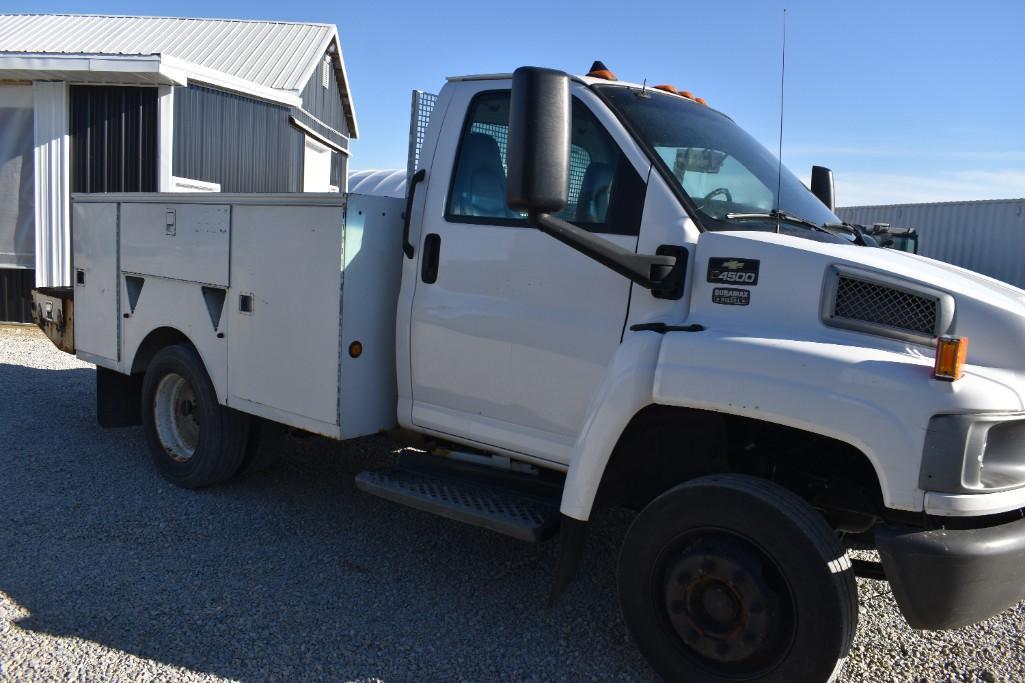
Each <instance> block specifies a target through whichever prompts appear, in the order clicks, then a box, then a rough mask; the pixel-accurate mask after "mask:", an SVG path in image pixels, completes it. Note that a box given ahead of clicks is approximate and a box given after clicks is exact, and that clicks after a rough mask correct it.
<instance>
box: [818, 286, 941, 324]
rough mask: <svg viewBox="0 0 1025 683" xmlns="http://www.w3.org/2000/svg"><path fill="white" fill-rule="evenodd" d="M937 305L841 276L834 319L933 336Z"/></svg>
mask: <svg viewBox="0 0 1025 683" xmlns="http://www.w3.org/2000/svg"><path fill="white" fill-rule="evenodd" d="M937 315H939V311H938V302H937V301H936V300H935V299H933V298H931V297H928V296H922V295H920V294H912V293H910V292H905V291H902V290H899V289H894V288H892V287H887V286H885V285H878V284H875V283H872V282H865V281H864V280H858V279H855V278H851V277H844V276H842V275H841V276H840V277H839V278H837V283H836V298H835V299H834V300H833V317H834V318H846V319H848V320H859V321H862V322H866V323H872V324H874V325H885V326H887V327H894V328H897V329H900V330H907V331H909V332H914V333H916V334H921V335H926V336H929V337H931V336H933V335H934V334H935V333H936V318H937Z"/></svg>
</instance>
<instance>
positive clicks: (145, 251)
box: [121, 195, 231, 287]
mask: <svg viewBox="0 0 1025 683" xmlns="http://www.w3.org/2000/svg"><path fill="white" fill-rule="evenodd" d="M172 196H174V195H172ZM230 242H231V209H230V207H229V206H228V205H227V204H219V205H218V204H214V205H208V204H182V203H170V202H168V203H164V204H148V203H147V204H142V203H134V202H125V203H123V204H122V205H121V269H122V270H123V271H125V272H126V273H138V274H140V275H158V276H161V277H168V278H173V279H175V280H187V281H189V282H202V283H204V284H208V285H214V286H217V287H227V286H228V284H229V282H228V245H229V244H230Z"/></svg>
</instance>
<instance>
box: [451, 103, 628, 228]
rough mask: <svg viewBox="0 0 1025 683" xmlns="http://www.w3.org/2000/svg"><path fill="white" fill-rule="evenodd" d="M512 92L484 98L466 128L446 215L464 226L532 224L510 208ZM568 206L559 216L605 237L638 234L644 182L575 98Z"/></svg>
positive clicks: (471, 110) (471, 112)
mask: <svg viewBox="0 0 1025 683" xmlns="http://www.w3.org/2000/svg"><path fill="white" fill-rule="evenodd" d="M509 102H510V93H509V91H508V90H502V91H492V92H484V93H480V94H479V95H477V96H476V97H474V99H473V101H472V102H471V103H470V107H469V113H468V115H467V118H466V122H465V124H464V125H463V135H462V138H461V140H460V143H459V151H458V156H457V159H456V165H455V171H454V173H453V175H452V186H451V190H450V192H449V198H448V206H447V210H446V212H445V217H446V218H447V219H448V220H449V221H453V222H461V223H483V224H497V225H522V226H525V225H526V224H527V223H526V215H525V214H523V213H518V212H515V211H512V210H511V209H510V208H509V207H508V205H507V204H506V203H505V182H506V173H507V171H508V168H507V166H506V158H505V154H506V143H507V140H508V135H509ZM572 128H573V131H572V138H571V141H570V158H569V167H570V172H569V201H568V202H567V204H566V208H565V209H563V210H562V211H561V212H560V213H559V214H558V216H559V218H562V219H563V220H567V221H570V222H572V223H575V224H576V225H578V226H580V227H582V228H585V229H587V230H590V231H592V232H599V233H614V234H620V235H636V234H637V233H638V231H639V230H640V223H641V211H642V210H643V206H644V192H645V184H644V180H643V179H642V178H641V177H640V175H638V173H637V172H636V171H635V170H634V168H633V166H632V165H631V164H630V162H629V161H627V159H626V158H625V156H624V155H623V153H622V152H621V151H620V149H619V147H618V145H616V143H615V142H614V141H613V140H612V138H611V137H610V136H609V134H608V132H607V131H606V130H605V128H604V127H603V126H602V125H601V123H599V122H598V119H596V118H595V116H594V114H592V113H591V111H590V110H589V109H588V108H587V107H586V106H585V105H584V104H583V103H582V102H581V101H579V100H578V99H577V98H573V119H572Z"/></svg>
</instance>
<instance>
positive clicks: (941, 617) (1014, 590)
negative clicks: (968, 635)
mask: <svg viewBox="0 0 1025 683" xmlns="http://www.w3.org/2000/svg"><path fill="white" fill-rule="evenodd" d="M876 546H877V547H878V549H879V556H880V559H881V560H882V563H883V570H884V571H885V572H886V578H887V579H888V580H889V582H890V585H891V587H892V588H893V595H894V597H895V598H896V599H897V605H898V606H899V607H900V611H901V612H902V613H903V614H904V618H905V619H907V622H908V624H909V625H910V626H911V627H912V628H919V629H949V628H958V627H960V626H966V625H968V624H974V623H976V622H978V621H982V620H983V619H986V618H988V617H991V616H993V615H994V614H997V613H999V612H1002V611H1004V610H1005V609H1007V608H1008V607H1011V606H1013V605H1015V604H1017V603H1018V602H1020V601H1022V600H1025V518H1023V519H1018V520H1015V521H1012V522H1007V523H1004V524H999V525H997V526H992V527H986V528H982V529H963V530H944V529H935V530H931V531H922V530H919V529H911V528H907V527H891V526H887V527H880V528H879V529H877V530H876Z"/></svg>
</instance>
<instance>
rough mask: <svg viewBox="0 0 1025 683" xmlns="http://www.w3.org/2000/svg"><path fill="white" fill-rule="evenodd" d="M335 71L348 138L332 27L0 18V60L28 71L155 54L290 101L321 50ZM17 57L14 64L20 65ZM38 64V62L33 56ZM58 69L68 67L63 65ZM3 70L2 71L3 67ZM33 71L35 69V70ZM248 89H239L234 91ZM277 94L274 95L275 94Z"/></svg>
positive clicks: (210, 78) (196, 73)
mask: <svg viewBox="0 0 1025 683" xmlns="http://www.w3.org/2000/svg"><path fill="white" fill-rule="evenodd" d="M329 50H330V52H331V53H332V59H333V60H334V62H335V69H336V71H337V72H338V75H339V78H340V81H341V84H342V91H343V92H342V95H343V98H344V100H345V107H346V113H347V116H348V117H349V119H350V121H349V123H350V128H351V133H352V137H356V121H355V113H354V112H353V107H352V104H351V99H350V98H349V95H348V88H349V84H348V78H347V76H346V73H345V62H344V61H343V59H342V53H341V47H340V45H339V42H338V31H337V29H336V28H335V27H334V25H332V24H308V23H295V22H284V21H252V20H240V19H191V18H181V17H131V16H106V15H83V14H3V15H0V55H2V56H4V57H6V58H8V59H7V60H6V62H7V66H10V65H12V64H13V65H14V67H13V68H18V67H20V68H24V69H26V70H27V69H29V68H30V67H31V66H32V65H31V64H29V62H30V61H33V60H30V59H28V58H30V57H35V58H45V57H50V58H51V59H50V60H49V62H50V63H54V59H53V57H54V56H66V58H69V59H75V58H83V57H96V56H107V57H110V56H119V57H125V58H129V57H138V56H142V55H160V56H161V57H162V58H167V61H168V64H169V66H170V67H171V68H172V69H177V70H180V71H183V72H184V73H185V74H186V75H187V76H188V77H192V78H194V79H196V80H201V81H204V82H212V83H213V84H214V85H224V86H227V87H231V86H232V84H233V83H234V84H236V85H242V86H245V85H249V86H252V87H250V88H249V89H248V91H249V92H252V93H253V94H257V95H259V96H263V97H267V98H270V99H280V100H282V101H286V102H289V103H294V102H295V99H296V98H297V97H298V95H299V93H300V91H301V90H302V87H303V86H304V85H305V84H306V82H307V81H308V80H309V78H310V76H311V75H312V74H313V71H314V69H316V68H317V65H318V64H319V63H320V60H321V57H322V55H323V54H324V52H325V51H329ZM19 58H20V60H19ZM35 61H36V65H37V66H38V64H39V60H38V59H36V60H35ZM57 64H58V65H59V64H71V62H69V61H62V62H57ZM2 70H3V71H7V70H8V69H2ZM37 70H38V69H37ZM238 89H240V90H243V91H247V89H246V88H245V87H241V88H238ZM275 95H277V96H278V97H275Z"/></svg>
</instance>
